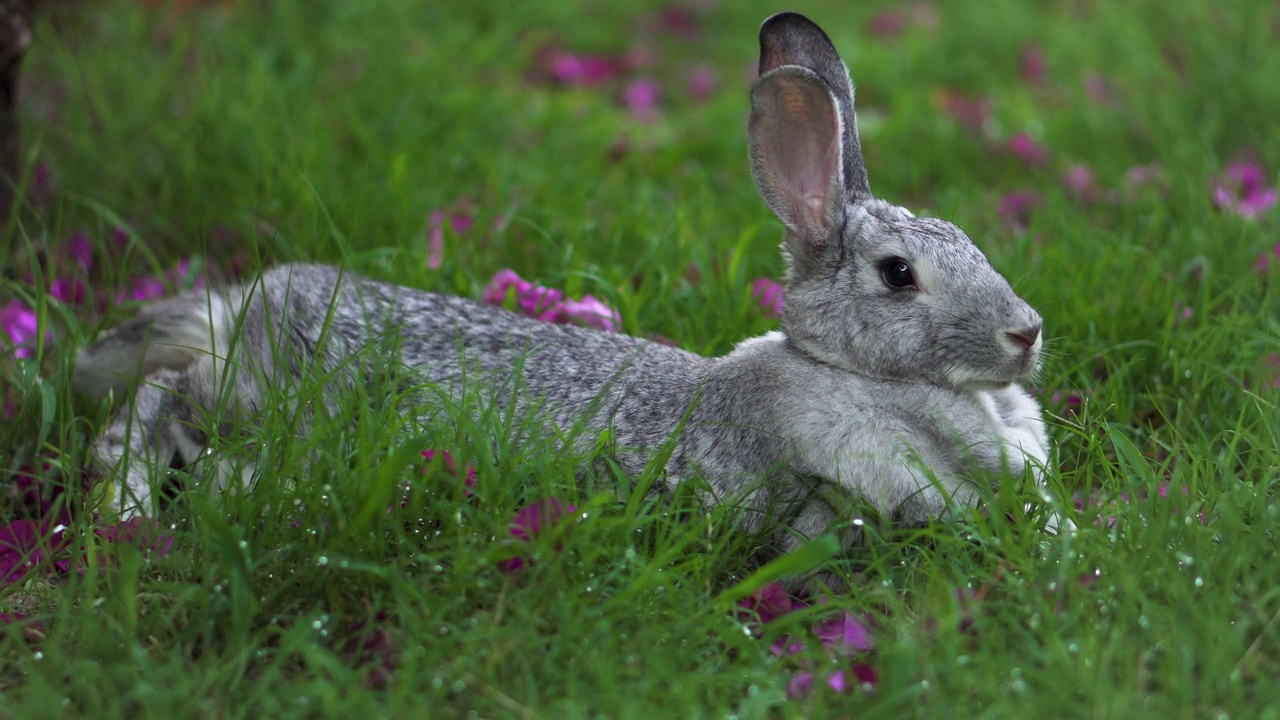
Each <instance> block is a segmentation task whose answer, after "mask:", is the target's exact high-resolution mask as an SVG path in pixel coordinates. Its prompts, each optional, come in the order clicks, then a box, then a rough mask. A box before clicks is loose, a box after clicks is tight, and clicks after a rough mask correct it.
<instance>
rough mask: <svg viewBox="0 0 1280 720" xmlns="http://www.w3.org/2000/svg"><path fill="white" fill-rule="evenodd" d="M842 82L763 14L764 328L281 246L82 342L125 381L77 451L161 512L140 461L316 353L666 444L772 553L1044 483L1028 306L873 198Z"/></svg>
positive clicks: (185, 445)
mask: <svg viewBox="0 0 1280 720" xmlns="http://www.w3.org/2000/svg"><path fill="white" fill-rule="evenodd" d="M853 97H854V90H853V85H852V82H851V80H850V77H849V73H848V70H847V69H846V68H845V66H844V63H843V62H842V60H841V59H840V56H839V55H838V53H837V51H836V49H835V47H834V46H833V45H832V43H831V41H830V39H829V38H828V37H827V35H826V34H825V33H824V32H823V31H822V30H821V29H820V28H819V27H818V26H817V25H815V24H814V23H813V22H812V21H810V20H808V19H807V18H805V17H804V16H801V15H798V14H795V13H782V14H779V15H774V16H773V17H770V18H769V19H768V20H767V21H765V23H764V24H763V26H762V27H761V29H760V72H759V78H758V79H757V80H756V81H755V83H754V85H753V86H752V88H751V114H750V120H749V123H748V139H749V153H748V154H749V159H750V167H751V173H752V176H753V177H754V180H755V184H756V187H757V189H758V190H759V193H760V196H761V197H762V198H763V200H764V202H765V204H766V205H767V206H768V207H769V208H770V209H771V210H772V211H773V213H774V214H776V215H777V217H778V218H779V219H780V220H781V221H782V224H783V226H784V227H785V233H784V237H783V241H782V250H783V255H784V258H785V260H786V265H787V270H786V289H785V298H786V302H785V308H784V311H783V314H782V317H781V323H780V329H779V330H777V331H774V332H769V333H766V334H764V335H762V336H759V337H754V338H750V339H747V340H744V341H742V342H741V343H739V344H738V345H737V346H736V347H735V348H734V349H733V350H732V351H731V352H730V353H728V354H727V355H724V356H722V357H715V358H709V357H704V356H701V355H697V354H694V353H690V352H687V351H684V350H681V349H678V348H675V347H671V346H668V345H665V344H661V343H657V342H652V341H647V340H644V339H639V338H635V337H629V336H626V335H622V334H614V333H608V332H603V331H600V330H595V329H590V328H585V327H577V326H567V325H554V324H549V323H543V322H538V321H536V320H532V319H529V318H526V317H523V316H520V315H517V314H516V313H513V312H511V311H508V310H506V309H503V308H500V307H494V306H490V305H485V304H481V303H479V302H476V301H474V300H471V299H466V298H461V297H454V296H447V295H440V294H434V293H429V292H423V291H419V290H416V289H411V288H407V287H400V286H396V285H392V284H387V283H383V282H378V281H376V280H372V279H369V278H366V277H362V276H360V275H357V274H355V273H351V272H345V271H343V270H341V269H339V268H336V267H331V266H322V265H306V264H294V265H283V266H278V267H275V268H273V269H269V270H267V271H266V272H265V273H264V274H262V275H261V276H260V277H259V278H258V279H257V280H254V281H252V282H248V283H243V284H232V285H226V286H222V287H219V288H216V289H213V290H207V289H206V290H196V291H191V292H188V293H187V294H185V295H181V296H177V297H175V298H172V299H169V300H164V301H160V302H156V303H154V304H152V305H149V306H148V307H146V308H145V309H143V310H142V311H141V313H140V315H138V316H137V317H135V318H134V319H132V320H129V321H127V322H125V323H124V324H123V325H122V326H120V327H119V328H118V329H116V330H114V331H109V332H108V333H106V334H105V335H104V336H103V337H101V338H100V339H98V340H97V341H96V342H93V343H92V344H90V345H88V346H87V347H85V348H84V349H82V350H81V351H80V353H79V355H78V357H77V361H76V368H75V374H74V382H75V385H76V387H77V388H78V390H80V391H81V392H83V393H86V394H88V395H90V396H92V397H98V398H102V397H106V396H108V395H110V394H116V395H119V394H122V393H126V392H127V390H128V389H129V388H130V387H131V385H132V382H131V381H134V380H137V379H139V378H140V379H141V382H139V383H137V388H136V392H135V394H134V396H133V399H132V402H130V403H128V404H127V405H126V406H125V407H123V408H121V409H120V410H118V411H117V413H116V414H115V415H114V417H113V418H112V419H111V421H110V423H109V425H108V427H107V428H106V429H105V430H104V432H103V433H102V434H101V436H100V437H99V438H98V439H97V440H95V442H94V444H93V446H92V448H91V455H92V457H93V459H94V461H95V462H96V463H97V464H99V465H101V466H102V467H104V468H106V469H107V470H108V471H114V472H118V473H120V474H121V475H122V476H123V482H122V483H121V492H120V493H119V497H116V498H114V499H113V500H112V503H113V508H114V509H115V510H117V511H119V512H120V513H121V514H122V515H124V516H126V517H128V516H133V515H140V514H141V515H149V514H152V513H155V512H156V500H157V497H156V493H155V491H154V488H153V486H152V478H153V476H154V473H153V470H152V468H153V467H154V466H157V465H158V466H160V467H167V466H169V465H170V463H171V462H172V461H173V460H175V459H177V460H180V461H181V462H183V463H187V464H191V463H194V462H196V461H198V460H199V459H200V458H201V457H202V456H203V454H204V453H205V451H206V448H207V446H208V445H209V444H210V437H209V435H208V432H217V430H216V429H211V430H206V429H207V428H211V427H214V428H216V427H217V426H214V425H212V424H211V421H210V416H216V415H217V413H215V412H214V410H215V409H217V408H222V410H223V411H224V412H228V413H240V414H242V415H243V414H245V413H251V412H253V411H254V410H257V409H260V408H261V407H262V405H263V403H265V402H267V401H266V397H267V392H266V391H267V389H268V388H274V387H280V386H282V385H283V386H287V385H288V384H289V383H298V382H299V381H300V379H301V378H302V377H304V376H305V375H307V374H308V373H309V372H320V373H323V374H324V377H326V378H327V380H326V382H327V383H328V384H329V387H327V388H326V390H325V392H326V393H335V394H336V393H340V392H341V391H342V390H343V389H344V388H345V389H352V388H358V387H360V386H361V384H362V383H364V384H365V385H366V386H367V385H368V384H369V383H373V382H376V381H377V376H378V373H380V372H386V369H387V368H388V367H389V366H394V368H396V371H397V373H400V374H401V375H403V376H404V377H408V378H416V380H415V382H419V383H421V385H422V386H423V387H430V388H433V391H432V392H420V393H418V394H417V395H415V396H413V400H412V402H410V403H409V405H410V406H411V407H410V408H409V410H410V411H412V412H416V413H417V414H418V416H419V417H422V418H430V416H431V413H432V412H435V411H436V410H437V409H438V406H439V404H440V398H441V397H451V398H454V399H456V398H458V397H459V395H460V393H461V392H462V389H463V386H464V384H465V385H468V386H472V387H474V386H476V385H479V386H480V387H482V388H486V390H484V392H486V393H487V396H486V397H488V399H489V400H490V401H491V402H494V403H497V404H498V405H499V406H500V407H501V409H502V411H503V412H507V413H511V412H515V413H524V414H526V415H525V416H531V417H536V418H537V420H538V422H539V423H541V426H542V428H543V429H545V430H546V431H547V432H551V433H557V434H558V437H561V438H565V437H570V438H576V440H573V441H571V442H575V443H578V444H579V445H580V446H579V447H574V448H573V449H575V450H578V451H584V452H589V451H590V450H591V449H592V448H594V447H595V443H596V440H597V438H599V437H600V434H601V433H602V432H604V431H606V430H607V431H608V432H609V433H610V437H611V438H612V439H613V442H614V444H615V446H614V457H615V460H616V461H617V464H618V465H619V466H620V467H621V468H622V470H623V471H625V472H626V473H629V474H638V473H640V472H642V471H643V470H644V468H645V467H646V465H647V464H648V463H649V462H651V460H652V458H653V457H654V453H655V452H656V451H658V450H659V449H660V448H664V444H667V445H666V451H669V453H670V454H669V456H668V457H667V459H666V461H665V472H664V473H662V474H661V476H660V478H659V480H658V481H657V486H658V487H659V488H666V489H670V488H671V487H673V486H674V485H675V484H677V483H679V482H681V480H682V479H684V478H689V477H692V476H695V475H697V476H700V477H702V478H704V479H705V481H706V482H707V483H708V485H709V486H710V488H711V489H712V493H711V497H710V499H709V500H708V502H709V503H714V502H730V501H731V502H735V503H739V505H738V507H739V508H740V510H741V513H740V522H741V523H742V525H743V526H744V527H747V528H754V529H759V528H760V527H761V526H762V524H763V523H764V522H765V521H766V519H770V520H771V521H774V520H776V521H778V524H779V525H780V527H781V529H780V530H779V532H780V533H781V536H782V537H781V541H780V542H781V544H782V545H783V549H786V548H787V547H794V546H796V545H798V544H799V543H801V542H802V541H803V540H804V539H805V538H811V537H814V536H817V535H819V534H821V533H824V532H828V531H835V532H837V533H838V535H839V537H840V538H841V539H842V542H844V543H845V544H851V543H855V542H858V540H859V537H860V532H861V531H860V529H859V527H858V525H860V523H858V522H857V521H855V518H854V516H853V512H852V511H851V510H850V508H851V507H854V503H863V506H864V507H865V506H870V507H871V508H873V509H874V510H875V511H877V512H878V513H880V514H881V515H882V516H883V517H885V518H888V519H890V520H891V521H892V522H894V523H897V524H901V525H922V524H926V523H928V522H929V521H930V519H932V518H941V517H946V516H949V515H951V514H953V513H955V512H956V511H958V510H962V509H964V508H969V507H973V506H975V505H976V504H977V503H978V502H979V501H980V500H981V499H982V498H983V497H984V495H988V494H989V493H990V491H991V489H992V488H994V487H997V486H998V485H999V483H1000V482H1002V481H1006V480H1009V479H1014V480H1019V479H1022V480H1025V479H1030V480H1031V482H1033V483H1035V484H1036V486H1037V487H1041V488H1042V487H1043V486H1044V468H1045V464H1046V462H1047V460H1048V456H1049V440H1048V436H1047V434H1046V430H1045V424H1044V421H1043V419H1042V417H1041V411H1040V407H1039V405H1038V404H1037V402H1036V400H1035V399H1033V398H1032V397H1031V396H1030V395H1029V394H1028V393H1027V392H1026V391H1025V390H1024V389H1023V388H1022V387H1021V386H1020V385H1019V382H1020V381H1022V380H1025V379H1026V378H1028V377H1030V376H1031V375H1032V374H1033V373H1034V372H1035V371H1036V370H1037V368H1038V363H1039V358H1040V351H1041V348H1042V343H1043V333H1042V321H1041V317H1040V316H1039V315H1038V314H1037V313H1036V311H1035V310H1034V309H1032V308H1031V306H1030V305H1028V304H1027V303H1026V302H1025V301H1023V300H1022V299H1021V298H1019V297H1018V295H1016V294H1015V293H1014V291H1013V289H1012V288H1011V287H1010V285H1009V283H1008V282H1007V281H1006V280H1005V278H1004V277H1002V276H1001V275H1000V274H999V273H997V272H996V271H995V270H994V269H993V268H992V267H991V265H990V264H989V262H988V261H987V259H986V257H985V256H984V255H983V254H982V252H981V251H980V250H979V249H978V248H977V247H976V246H975V245H974V244H973V242H972V241H971V240H970V239H969V238H968V237H967V236H966V235H965V233H964V232H963V231H961V230H960V229H959V228H958V227H956V226H955V225H953V224H951V223H949V222H946V221H944V220H939V219H934V218H927V217H916V216H915V215H913V214H912V213H911V212H909V211H908V210H906V209H904V208H901V207H898V206H895V205H892V204H890V203H888V202H886V201H884V200H880V199H877V198H875V197H874V196H872V194H871V188H870V185H869V182H868V178H867V170H866V167H865V164H864V162H863V157H862V152H861V147H860V144H859V140H858V128H857V123H856V119H855V115H854V106H853ZM356 358H361V359H359V360H358V361H357V360H355V359H356ZM388 358H390V359H388ZM517 376H518V377H517ZM514 387H518V388H519V392H512V388H514ZM433 392H434V393H435V394H434V395H433V394H432V393H433ZM326 397H328V396H326ZM433 397H434V398H436V399H435V400H434V401H432V398H433ZM529 414H531V415H529ZM215 419H216V418H215ZM304 427H305V426H304ZM570 428H581V429H583V430H584V431H583V432H578V433H570V432H567V431H568V430H569V429H570ZM669 440H671V443H670V444H668V441H669ZM221 482H225V479H224V480H222V481H221Z"/></svg>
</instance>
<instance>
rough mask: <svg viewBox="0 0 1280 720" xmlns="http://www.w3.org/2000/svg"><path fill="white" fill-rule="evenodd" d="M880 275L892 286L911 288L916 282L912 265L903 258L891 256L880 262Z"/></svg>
mask: <svg viewBox="0 0 1280 720" xmlns="http://www.w3.org/2000/svg"><path fill="white" fill-rule="evenodd" d="M880 275H881V277H883V278H884V282H885V284H886V285H888V286H889V287H891V288H898V289H902V288H909V287H912V286H914V285H915V284H916V279H915V276H913V275H912V274H911V266H910V265H908V264H907V261H906V260H903V259H902V258H889V259H888V260H885V261H884V262H883V263H881V264H880Z"/></svg>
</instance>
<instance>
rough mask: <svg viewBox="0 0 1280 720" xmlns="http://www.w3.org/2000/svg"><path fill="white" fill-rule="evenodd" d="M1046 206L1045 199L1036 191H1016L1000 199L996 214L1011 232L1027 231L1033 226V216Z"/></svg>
mask: <svg viewBox="0 0 1280 720" xmlns="http://www.w3.org/2000/svg"><path fill="white" fill-rule="evenodd" d="M1043 204H1044V198H1042V197H1040V193H1038V192H1036V191H1034V190H1014V191H1012V192H1009V193H1007V194H1006V195H1005V196H1004V197H1002V198H1000V204H999V206H998V207H997V208H996V212H997V213H998V214H999V215H1000V219H1001V220H1003V221H1004V224H1005V226H1006V227H1008V228H1009V229H1011V230H1017V231H1021V230H1026V229H1027V226H1028V225H1030V224H1031V214H1032V211H1034V210H1035V209H1036V208H1038V207H1040V206H1041V205H1043Z"/></svg>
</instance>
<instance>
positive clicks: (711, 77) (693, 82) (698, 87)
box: [685, 65, 720, 103]
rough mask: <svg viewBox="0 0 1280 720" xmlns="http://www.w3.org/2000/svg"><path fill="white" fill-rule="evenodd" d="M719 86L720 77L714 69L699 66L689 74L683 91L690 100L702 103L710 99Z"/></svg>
mask: <svg viewBox="0 0 1280 720" xmlns="http://www.w3.org/2000/svg"><path fill="white" fill-rule="evenodd" d="M719 86H720V77H719V75H717V74H716V71H715V69H714V68H712V67H711V66H709V65H699V66H697V67H695V68H694V69H693V71H692V72H690V73H689V82H688V85H686V87H685V90H686V92H688V93H689V99H690V100H692V101H693V102H695V103H703V102H706V101H707V100H708V99H710V98H711V95H712V94H713V93H715V91H716V88H718V87H719Z"/></svg>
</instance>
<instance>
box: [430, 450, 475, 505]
mask: <svg viewBox="0 0 1280 720" xmlns="http://www.w3.org/2000/svg"><path fill="white" fill-rule="evenodd" d="M437 455H439V456H440V462H442V463H444V466H445V468H447V469H448V470H449V474H450V475H457V474H458V467H457V465H455V464H454V462H453V456H452V455H450V454H449V453H448V452H447V451H445V450H423V451H422V459H423V461H424V462H426V463H428V464H429V463H430V462H431V461H432V460H434V459H435V457H436V456H437ZM463 484H464V485H465V486H466V490H465V492H466V494H467V497H471V495H472V492H471V488H474V487H475V486H476V469H475V468H474V467H472V466H470V465H468V466H467V472H466V479H465V480H464V481H463Z"/></svg>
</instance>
